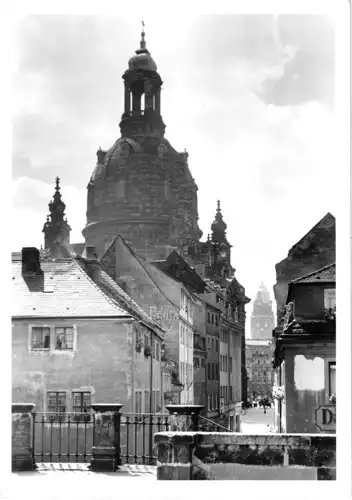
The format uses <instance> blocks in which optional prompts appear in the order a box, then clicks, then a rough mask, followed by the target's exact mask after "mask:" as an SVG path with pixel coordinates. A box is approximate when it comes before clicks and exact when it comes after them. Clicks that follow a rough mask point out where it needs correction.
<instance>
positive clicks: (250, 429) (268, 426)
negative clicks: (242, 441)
mask: <svg viewBox="0 0 352 500" xmlns="http://www.w3.org/2000/svg"><path fill="white" fill-rule="evenodd" d="M273 427H274V409H273V408H267V410H266V413H264V410H263V408H249V409H248V410H246V413H245V414H244V415H242V416H241V432H243V433H244V434H262V433H267V432H273Z"/></svg>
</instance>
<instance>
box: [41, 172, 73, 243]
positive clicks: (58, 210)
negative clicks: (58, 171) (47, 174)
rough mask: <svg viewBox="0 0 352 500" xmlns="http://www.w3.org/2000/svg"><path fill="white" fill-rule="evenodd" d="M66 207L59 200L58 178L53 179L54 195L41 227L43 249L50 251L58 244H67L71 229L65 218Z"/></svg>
mask: <svg viewBox="0 0 352 500" xmlns="http://www.w3.org/2000/svg"><path fill="white" fill-rule="evenodd" d="M65 208H66V205H65V203H64V202H63V201H62V199H61V192H60V178H59V177H56V179H55V193H54V196H53V200H52V201H51V202H50V203H49V212H50V213H49V215H47V217H46V222H45V224H44V227H43V233H44V235H45V248H46V249H52V248H53V246H55V245H56V244H57V243H58V242H61V243H62V244H65V245H66V244H69V242H70V231H71V228H70V226H69V224H68V222H67V218H66V217H65Z"/></svg>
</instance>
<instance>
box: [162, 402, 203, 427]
mask: <svg viewBox="0 0 352 500" xmlns="http://www.w3.org/2000/svg"><path fill="white" fill-rule="evenodd" d="M165 408H166V409H167V411H168V412H169V413H170V414H171V416H170V420H169V423H170V430H171V431H178V432H187V431H197V430H198V420H199V413H200V412H201V411H202V410H203V409H204V408H205V406H204V405H167V406H165Z"/></svg>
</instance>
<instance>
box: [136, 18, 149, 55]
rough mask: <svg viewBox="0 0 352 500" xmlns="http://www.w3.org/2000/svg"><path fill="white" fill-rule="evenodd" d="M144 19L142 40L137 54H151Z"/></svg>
mask: <svg viewBox="0 0 352 500" xmlns="http://www.w3.org/2000/svg"><path fill="white" fill-rule="evenodd" d="M144 26H145V24H144V21H142V32H141V41H140V42H139V45H140V48H139V49H138V50H136V54H149V51H148V49H147V44H146V41H145V31H144Z"/></svg>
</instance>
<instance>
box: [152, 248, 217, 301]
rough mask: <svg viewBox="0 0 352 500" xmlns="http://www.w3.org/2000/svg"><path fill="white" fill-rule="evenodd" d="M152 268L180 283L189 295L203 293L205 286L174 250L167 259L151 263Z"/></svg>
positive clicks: (194, 271)
mask: <svg viewBox="0 0 352 500" xmlns="http://www.w3.org/2000/svg"><path fill="white" fill-rule="evenodd" d="M152 264H153V265H154V266H156V267H157V268H158V269H160V270H161V271H163V272H164V273H166V274H167V275H168V276H170V277H171V278H173V279H175V280H176V281H179V282H181V283H182V284H183V285H184V286H185V287H186V288H187V289H188V291H189V292H191V293H204V292H205V291H206V289H207V284H206V283H205V281H204V280H203V279H202V278H201V276H200V275H199V274H198V273H197V272H196V270H195V269H194V268H193V267H191V266H190V265H189V264H188V263H187V262H186V261H185V259H184V258H183V257H182V256H181V255H180V254H179V253H178V252H176V251H175V250H174V251H173V252H171V253H170V255H169V256H168V257H167V259H165V260H162V261H154V262H152Z"/></svg>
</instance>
